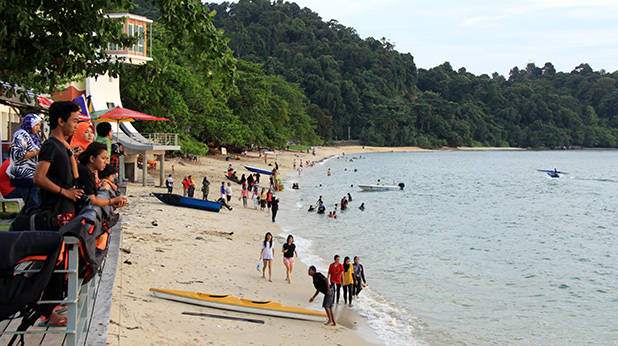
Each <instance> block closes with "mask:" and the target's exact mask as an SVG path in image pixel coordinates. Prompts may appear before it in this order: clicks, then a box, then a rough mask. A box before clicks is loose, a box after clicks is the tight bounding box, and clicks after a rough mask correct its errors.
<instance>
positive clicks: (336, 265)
mask: <svg viewBox="0 0 618 346" xmlns="http://www.w3.org/2000/svg"><path fill="white" fill-rule="evenodd" d="M339 260H340V257H339V255H335V258H334V262H333V263H331V264H330V266H328V280H329V282H330V288H331V290H333V291H337V304H339V294H340V293H341V276H342V274H343V264H341V262H339Z"/></svg>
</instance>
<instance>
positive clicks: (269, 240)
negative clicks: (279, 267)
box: [260, 232, 275, 282]
mask: <svg viewBox="0 0 618 346" xmlns="http://www.w3.org/2000/svg"><path fill="white" fill-rule="evenodd" d="M274 255H275V253H274V249H273V235H272V234H270V232H268V233H266V235H265V236H264V243H263V244H262V250H260V260H262V261H263V266H262V277H263V278H266V266H268V281H270V282H273V267H272V262H273V257H274Z"/></svg>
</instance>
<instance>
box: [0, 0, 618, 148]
mask: <svg viewBox="0 0 618 346" xmlns="http://www.w3.org/2000/svg"><path fill="white" fill-rule="evenodd" d="M58 6H60V5H58V2H56V1H53V0H41V1H39V2H37V3H36V4H30V3H20V2H7V4H6V6H3V7H0V16H1V17H2V18H3V21H2V22H0V47H2V49H3V54H2V57H0V62H2V64H0V79H2V80H3V81H5V82H8V83H10V84H16V85H20V86H22V87H23V88H24V89H32V90H34V91H36V92H51V91H53V90H57V89H58V88H60V86H61V85H63V83H66V82H67V81H69V80H76V79H80V78H83V77H85V76H93V75H98V74H102V73H104V72H105V71H108V72H109V73H110V74H111V75H120V78H121V79H120V81H121V94H122V101H123V104H124V106H125V107H127V108H132V109H135V110H139V111H142V112H145V113H148V114H152V115H156V116H165V117H168V118H170V119H171V120H172V121H170V122H141V123H140V122H138V123H137V125H138V126H141V127H142V129H143V130H145V131H157V132H178V133H180V134H181V135H182V136H183V145H184V146H185V148H195V149H196V150H199V148H201V144H200V143H199V142H202V143H207V142H215V143H217V144H228V145H239V146H240V145H242V146H244V145H252V144H253V145H263V146H273V147H282V146H284V145H285V144H286V143H288V142H289V141H294V142H298V143H304V144H318V143H324V142H329V141H331V140H341V139H348V138H351V139H355V140H359V141H360V142H361V143H362V144H367V145H379V146H383V145H388V146H402V145H418V146H422V147H440V146H462V145H463V146H515V147H552V148H562V147H578V146H583V147H617V146H618V89H617V87H618V71H617V72H613V73H610V72H606V71H604V70H598V71H594V70H593V69H592V68H591V67H590V66H589V65H588V64H586V63H581V64H580V65H578V66H576V67H574V68H573V70H572V71H569V72H558V71H556V70H555V68H554V66H553V65H552V64H551V63H549V62H548V63H545V64H544V65H543V66H536V65H535V64H533V63H530V64H527V65H526V66H525V67H522V68H519V67H514V68H513V69H512V70H511V71H510V73H509V75H508V76H501V75H499V74H497V73H494V74H492V75H491V76H490V75H486V74H483V75H479V76H477V75H474V74H472V73H469V72H467V71H466V70H465V68H460V69H458V70H454V69H453V68H452V67H451V65H450V64H449V63H448V62H445V63H443V64H441V65H439V66H436V67H434V68H430V69H422V68H417V67H416V65H415V63H414V58H413V56H412V55H411V54H409V53H405V54H404V53H400V52H398V51H397V50H396V49H395V46H394V45H393V44H392V43H391V42H389V41H388V40H387V39H386V38H381V39H375V38H371V37H369V38H366V39H362V38H360V37H359V35H358V34H357V32H356V31H355V30H354V29H353V28H350V27H346V26H345V25H343V24H341V23H338V22H337V21H336V20H329V21H324V20H323V19H322V18H320V16H319V15H318V14H316V13H315V12H313V11H311V10H310V9H308V8H301V7H299V6H298V5H297V4H295V3H291V2H283V1H281V0H277V1H267V0H240V1H238V2H236V3H228V2H225V3H221V4H209V3H206V4H204V3H201V2H200V1H199V0H185V1H175V0H132V1H131V0H93V1H89V2H71V3H69V2H64V3H63V5H62V6H61V7H62V9H59V8H58ZM121 11H130V12H133V13H137V14H142V15H145V16H147V17H149V18H151V19H153V20H155V23H154V25H153V29H154V42H153V43H154V44H153V61H152V62H149V63H148V64H145V65H140V66H135V65H124V64H118V63H117V62H115V61H111V60H109V59H106V58H105V56H103V55H101V52H102V51H103V50H104V49H105V47H107V45H108V44H109V43H114V44H118V45H130V44H132V43H134V40H135V38H130V37H126V36H125V35H121V34H119V27H120V23H118V22H113V21H109V20H107V19H106V18H105V17H104V15H103V14H104V13H111V12H121ZM7 18H12V19H14V20H10V21H9V20H5V19H7ZM88 33H90V34H91V33H96V35H90V36H89V35H88ZM34 51H38V52H39V53H37V54H32V52H34ZM421 53H422V52H421ZM446 58H448V57H445V59H446ZM0 88H2V86H0ZM0 92H5V93H10V91H7V90H0Z"/></svg>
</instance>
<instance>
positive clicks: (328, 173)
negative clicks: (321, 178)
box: [326, 168, 330, 177]
mask: <svg viewBox="0 0 618 346" xmlns="http://www.w3.org/2000/svg"><path fill="white" fill-rule="evenodd" d="M326 175H328V176H329V177H330V168H329V169H328V172H327V173H326Z"/></svg>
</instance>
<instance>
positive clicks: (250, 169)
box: [245, 166, 273, 175]
mask: <svg viewBox="0 0 618 346" xmlns="http://www.w3.org/2000/svg"><path fill="white" fill-rule="evenodd" d="M245 168H246V169H247V170H249V171H251V172H255V173H260V174H268V175H271V174H273V172H272V171H267V170H265V169H261V168H257V167H253V166H245Z"/></svg>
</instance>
